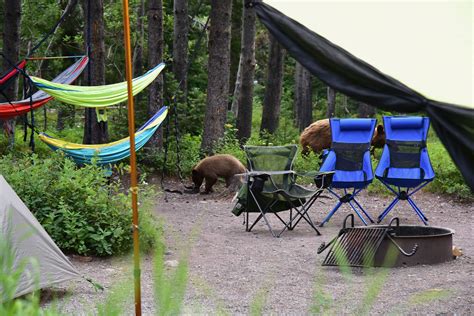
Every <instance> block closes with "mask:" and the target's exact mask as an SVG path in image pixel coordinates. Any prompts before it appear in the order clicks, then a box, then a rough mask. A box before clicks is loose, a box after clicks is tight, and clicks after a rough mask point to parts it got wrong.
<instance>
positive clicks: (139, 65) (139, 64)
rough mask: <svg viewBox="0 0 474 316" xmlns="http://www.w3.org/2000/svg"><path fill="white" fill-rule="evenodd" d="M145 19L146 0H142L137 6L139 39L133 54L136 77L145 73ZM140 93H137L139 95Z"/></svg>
mask: <svg viewBox="0 0 474 316" xmlns="http://www.w3.org/2000/svg"><path fill="white" fill-rule="evenodd" d="M144 19H145V0H140V4H139V6H138V8H137V33H138V36H137V41H136V43H135V49H134V54H133V56H132V57H133V74H134V77H136V76H140V75H142V74H143V45H144V38H145V26H144V23H143V20H144ZM139 95H140V94H138V95H137V97H138V96H139Z"/></svg>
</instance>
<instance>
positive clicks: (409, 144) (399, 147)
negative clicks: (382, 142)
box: [387, 140, 426, 168]
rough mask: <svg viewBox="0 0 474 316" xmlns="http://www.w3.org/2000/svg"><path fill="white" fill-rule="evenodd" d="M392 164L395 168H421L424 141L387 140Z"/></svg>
mask: <svg viewBox="0 0 474 316" xmlns="http://www.w3.org/2000/svg"><path fill="white" fill-rule="evenodd" d="M387 146H388V150H389V152H390V166H392V167H395V168H419V167H420V160H421V158H420V157H421V151H422V149H423V148H425V147H426V144H425V142H424V141H399V140H387Z"/></svg>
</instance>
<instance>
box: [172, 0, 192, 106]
mask: <svg viewBox="0 0 474 316" xmlns="http://www.w3.org/2000/svg"><path fill="white" fill-rule="evenodd" d="M173 12H174V31H173V32H174V37H173V72H174V76H175V78H176V80H177V81H178V83H180V86H179V88H180V90H181V91H182V92H183V95H184V96H185V98H186V95H187V93H188V29H189V23H188V21H189V18H188V1H187V0H174V11H173Z"/></svg>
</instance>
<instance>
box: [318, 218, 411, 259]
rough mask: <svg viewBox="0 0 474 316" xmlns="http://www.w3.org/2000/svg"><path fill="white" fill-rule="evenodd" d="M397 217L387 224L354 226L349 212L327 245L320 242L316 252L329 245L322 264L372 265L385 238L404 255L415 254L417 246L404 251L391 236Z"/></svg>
mask: <svg viewBox="0 0 474 316" xmlns="http://www.w3.org/2000/svg"><path fill="white" fill-rule="evenodd" d="M348 218H351V226H352V227H346V223H347V219H348ZM394 221H396V222H397V227H398V224H399V220H398V218H394V219H392V221H391V222H390V225H388V226H367V227H354V215H353V214H349V215H348V216H347V217H346V218H345V220H344V224H343V228H342V229H341V230H340V231H339V234H338V236H337V237H336V238H334V239H333V240H331V241H330V242H329V243H328V244H327V245H326V244H325V243H323V244H321V246H320V247H319V249H318V254H319V253H321V252H323V251H324V250H325V249H326V248H328V247H329V246H331V249H330V250H329V252H328V254H327V255H326V258H325V259H324V261H323V264H322V265H323V266H351V267H368V266H374V260H375V256H376V253H377V250H378V249H379V247H380V244H381V243H382V241H383V240H384V239H385V238H388V239H390V241H391V242H392V243H393V244H395V246H396V247H397V248H398V250H399V251H400V252H401V253H402V254H403V255H405V256H412V255H414V254H415V252H416V250H417V248H418V246H417V244H415V245H414V247H413V250H412V252H410V253H407V252H405V251H404V250H403V249H402V248H401V247H400V246H399V245H398V244H397V243H396V242H395V241H394V240H393V239H392V238H391V237H390V234H391V233H392V231H393V227H392V226H391V225H392V223H393V222H394Z"/></svg>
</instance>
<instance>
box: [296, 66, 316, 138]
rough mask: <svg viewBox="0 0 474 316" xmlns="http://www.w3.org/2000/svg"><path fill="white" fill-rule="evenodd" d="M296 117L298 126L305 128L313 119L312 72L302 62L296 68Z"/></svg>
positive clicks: (300, 128) (301, 128)
mask: <svg viewBox="0 0 474 316" xmlns="http://www.w3.org/2000/svg"><path fill="white" fill-rule="evenodd" d="M294 107H295V114H296V115H295V117H296V126H297V127H298V129H299V130H300V131H302V130H304V129H305V128H306V127H307V126H308V125H309V124H311V123H312V121H313V102H312V84H311V74H310V72H309V71H308V70H306V69H305V68H304V67H303V66H302V65H301V64H300V63H298V62H296V69H295V106H294Z"/></svg>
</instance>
